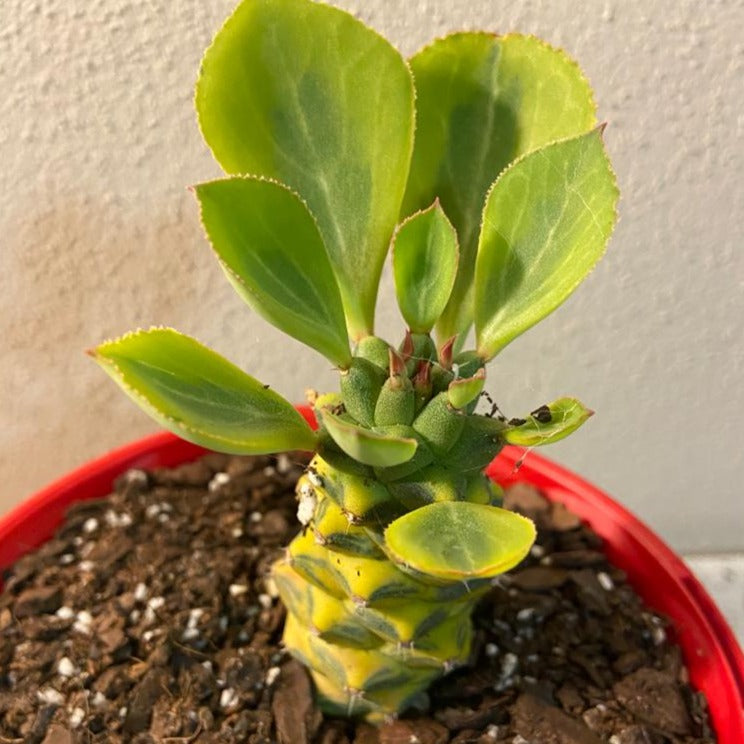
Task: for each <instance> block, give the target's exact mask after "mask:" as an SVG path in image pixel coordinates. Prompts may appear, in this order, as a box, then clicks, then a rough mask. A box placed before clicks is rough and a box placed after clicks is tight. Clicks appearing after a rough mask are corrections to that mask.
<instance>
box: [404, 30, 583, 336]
mask: <svg viewBox="0 0 744 744" xmlns="http://www.w3.org/2000/svg"><path fill="white" fill-rule="evenodd" d="M411 69H412V70H413V75H414V79H415V83H416V94H417V99H416V110H417V116H416V143H415V148H414V154H413V160H412V162H411V173H410V175H409V180H408V185H407V187H406V196H405V199H404V206H403V210H402V214H403V215H407V214H410V213H411V212H414V211H415V210H417V209H422V208H424V207H426V206H427V205H429V204H431V202H432V200H433V199H434V198H435V197H437V196H438V197H439V198H440V199H441V201H442V206H443V207H444V210H445V212H446V213H447V215H448V216H449V218H450V219H451V220H452V223H453V224H454V226H455V228H456V229H457V234H458V236H459V239H460V265H459V269H458V275H457V280H456V282H455V287H454V290H453V292H452V296H451V298H450V301H449V304H448V305H447V308H446V310H445V311H444V314H443V316H442V317H441V318H440V319H439V321H438V323H437V334H438V336H439V339H440V341H444V340H446V339H448V338H450V337H452V336H454V335H455V334H457V333H461V332H463V331H465V330H466V329H467V328H468V327H469V326H470V323H471V322H472V320H473V297H472V280H473V271H474V268H475V255H476V249H477V242H478V230H479V227H480V218H481V212H482V210H483V201H484V199H485V196H486V192H487V191H488V188H489V187H490V186H491V184H492V183H493V181H494V179H495V178H496V177H497V176H498V175H499V173H500V172H501V171H502V170H503V169H504V168H505V167H506V166H507V165H508V164H509V163H510V162H512V161H513V160H514V159H515V158H518V157H520V156H521V155H523V154H525V153H527V152H530V151H531V150H534V149H536V148H538V147H542V146H543V145H545V144H547V143H548V142H552V141H553V140H557V139H563V138H565V137H571V136H574V135H576V134H580V133H581V132H586V131H587V130H588V129H591V127H593V126H594V125H595V124H596V120H595V104H594V99H593V96H592V91H591V88H590V87H589V83H588V82H587V81H586V79H585V78H584V76H583V74H582V72H581V70H580V69H579V67H578V65H577V64H576V63H575V62H574V61H573V60H572V59H570V58H569V57H568V55H566V54H565V53H564V52H562V51H561V50H559V49H555V48H553V47H551V46H549V45H548V44H546V43H545V42H543V41H540V40H539V39H536V38H534V37H531V36H522V35H520V34H507V35H505V36H496V35H494V34H488V33H478V32H475V33H458V34H453V35H451V36H447V37H445V38H444V39H439V40H437V41H435V42H433V43H432V44H431V45H429V46H427V47H425V48H424V49H422V50H421V51H420V52H418V53H417V54H416V55H414V56H413V57H412V59H411Z"/></svg>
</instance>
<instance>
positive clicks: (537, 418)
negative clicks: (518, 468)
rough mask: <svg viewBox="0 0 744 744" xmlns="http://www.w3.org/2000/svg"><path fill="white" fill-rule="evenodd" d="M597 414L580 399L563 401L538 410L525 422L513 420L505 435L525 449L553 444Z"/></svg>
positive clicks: (560, 399) (506, 438) (559, 400)
mask: <svg viewBox="0 0 744 744" xmlns="http://www.w3.org/2000/svg"><path fill="white" fill-rule="evenodd" d="M593 413H594V411H591V410H590V409H588V408H586V407H585V406H584V404H583V403H582V402H581V401H580V400H577V399H576V398H559V399H558V400H556V401H554V402H553V403H549V404H547V405H544V406H540V407H539V408H536V409H535V410H534V411H532V413H530V414H529V416H527V417H526V418H525V419H522V420H521V422H520V421H519V420H517V421H511V422H510V426H509V427H507V428H506V429H504V431H503V433H502V436H503V437H504V440H505V441H507V442H508V443H509V444H518V445H520V446H522V447H538V446H540V445H541V444H551V443H552V442H557V441H558V440H559V439H563V438H564V437H567V436H568V435H569V434H571V432H574V431H576V429H578V428H579V427H580V426H581V425H582V424H583V423H584V422H585V421H586V420H587V419H588V418H589V417H590V416H592V414H593Z"/></svg>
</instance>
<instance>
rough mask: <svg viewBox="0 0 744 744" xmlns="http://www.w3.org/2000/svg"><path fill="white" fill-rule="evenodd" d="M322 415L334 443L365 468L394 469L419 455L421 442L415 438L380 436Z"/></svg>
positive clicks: (330, 414) (324, 413) (332, 415)
mask: <svg viewBox="0 0 744 744" xmlns="http://www.w3.org/2000/svg"><path fill="white" fill-rule="evenodd" d="M320 414H321V419H322V421H323V425H324V426H325V428H326V430H327V431H328V433H329V434H330V435H331V438H332V439H333V441H334V442H336V444H337V445H338V446H339V447H340V448H341V449H342V450H343V451H344V452H345V453H346V454H347V455H348V456H349V457H353V458H354V459H355V460H357V461H358V462H361V463H363V464H364V465H371V466H372V467H376V468H390V467H393V466H395V465H401V464H402V463H404V462H408V461H409V460H410V459H411V458H412V457H413V456H414V455H415V454H416V448H417V447H418V442H417V441H416V440H415V439H413V438H409V437H397V436H393V435H389V434H380V433H378V432H375V431H372V430H370V429H366V428H364V427H363V426H359V425H357V424H353V423H351V422H350V421H344V420H343V419H342V418H340V417H338V416H336V415H334V414H333V413H331V412H330V411H328V410H327V409H321V412H320Z"/></svg>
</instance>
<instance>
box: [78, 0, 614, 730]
mask: <svg viewBox="0 0 744 744" xmlns="http://www.w3.org/2000/svg"><path fill="white" fill-rule="evenodd" d="M196 107H197V112H198V119H199V125H200V127H201V131H202V133H203V135H204V138H205V140H206V142H207V144H208V145H209V147H210V148H211V150H212V153H213V154H214V156H215V158H216V159H217V161H218V162H219V163H220V165H221V166H222V167H223V169H224V170H225V171H226V173H227V174H228V175H227V177H226V178H223V179H221V180H216V181H211V182H208V183H203V184H200V185H198V186H196V187H195V193H196V197H197V199H198V201H199V205H200V208H201V218H202V222H203V225H204V228H205V230H206V234H207V237H208V238H209V241H210V242H211V245H212V248H213V249H214V252H215V253H216V255H217V258H218V260H219V261H220V264H221V265H222V268H223V269H224V271H225V274H226V275H227V278H228V279H229V281H230V282H231V283H232V285H233V286H234V287H235V289H236V290H237V292H238V294H239V295H240V296H241V297H242V298H243V299H244V300H245V301H246V302H247V303H248V304H249V305H250V306H251V307H252V308H253V309H254V310H255V311H257V312H258V313H259V314H260V315H262V316H263V317H265V318H266V319H268V320H269V321H270V322H271V323H273V324H274V325H275V326H277V327H278V328H279V329H281V330H282V331H283V332H285V333H287V334H288V335H290V336H292V337H294V338H295V339H298V340H299V341H301V342H304V343H305V344H307V345H308V346H310V347H312V348H313V349H315V350H316V351H318V352H320V353H321V354H322V355H324V356H325V357H326V358H327V359H329V360H330V361H331V362H332V363H333V365H334V366H335V367H337V368H338V370H339V372H340V390H339V392H337V393H329V394H324V395H317V396H315V399H314V400H313V405H314V411H315V414H316V417H317V423H318V428H317V430H314V429H313V428H311V427H310V426H309V425H308V423H307V422H306V420H305V419H304V418H303V416H301V415H300V413H298V411H297V410H296V409H295V408H294V407H293V406H292V405H290V403H289V402H287V401H286V400H284V399H283V398H282V397H281V396H279V395H278V394H277V393H275V392H274V391H272V390H270V389H269V388H268V385H264V384H262V383H261V382H259V381H257V380H256V379H254V378H253V377H250V376H249V375H248V374H246V373H245V372H243V371H242V370H240V369H239V368H237V367H235V366H234V365H232V364H230V363H229V362H228V361H226V360H225V359H223V358H222V357H220V356H219V355H217V354H216V353H214V352H213V351H210V350H209V349H207V348H206V347H204V346H202V345H201V344H199V343H198V342H197V341H195V340H193V339H191V338H189V337H187V336H184V335H181V334H179V333H177V332H176V331H174V330H171V329H166V328H154V329H151V330H148V331H137V332H134V333H131V334H128V335H125V336H123V337H122V338H119V339H117V340H113V341H109V342H106V343H103V344H102V345H100V346H99V347H97V348H96V349H95V350H93V352H92V353H93V355H94V357H95V359H96V360H97V361H98V362H99V363H100V365H101V366H102V367H103V368H104V369H105V370H106V372H108V373H109V375H111V377H112V378H113V379H114V380H115V381H116V382H117V383H118V384H119V385H120V386H121V387H122V388H123V389H124V391H125V392H126V393H127V394H128V395H129V396H130V397H132V398H133V399H134V401H135V402H136V403H137V404H139V405H140V406H141V407H142V408H144V409H145V411H147V412H148V413H149V414H150V415H151V416H153V417H154V418H155V419H156V420H157V421H158V422H160V423H161V424H162V425H163V426H165V427H166V428H168V429H170V430H172V431H174V432H175V433H177V434H179V435H180V436H182V437H183V438H185V439H188V440H191V441H193V442H197V443H199V444H202V445H205V446H207V447H210V448H212V449H215V450H219V451H223V452H229V453H276V452H281V451H284V450H309V451H312V452H313V453H314V456H313V459H312V461H311V463H310V465H309V467H308V468H307V471H306V472H305V473H304V475H303V476H302V478H301V479H300V481H299V483H298V485H297V496H298V502H299V503H298V517H299V521H300V522H301V523H302V525H303V530H302V532H301V533H300V534H299V535H298V536H297V537H296V538H295V539H294V540H293V541H292V543H291V544H290V546H289V548H288V550H287V552H286V557H284V558H283V559H282V560H280V561H279V562H278V563H277V564H276V565H275V566H274V567H273V572H274V578H275V581H276V583H277V586H278V588H279V591H280V594H281V597H282V599H283V601H284V603H285V604H286V607H287V611H288V615H287V622H286V627H285V630H284V642H285V644H286V647H287V648H288V650H289V651H290V652H291V653H292V654H294V655H295V656H296V657H298V658H299V659H301V660H302V661H303V662H304V663H305V664H306V665H307V667H308V668H309V670H310V672H311V674H312V677H313V679H314V682H315V686H316V690H317V695H318V699H319V702H320V704H321V705H322V707H323V708H324V709H325V710H326V711H328V712H331V713H336V714H349V715H361V716H365V717H367V718H368V719H369V720H380V719H382V718H384V717H386V716H391V715H395V714H396V713H397V712H399V711H401V710H403V709H405V708H407V707H409V706H411V705H414V704H416V703H417V702H418V701H420V700H421V699H422V695H425V690H426V688H427V686H428V685H429V683H430V682H431V681H432V680H433V679H435V678H436V677H437V676H439V675H441V674H443V673H445V672H447V671H448V670H450V669H452V668H454V667H456V666H458V665H462V664H464V663H466V662H467V660H468V656H469V653H470V647H471V640H472V636H473V629H472V624H471V620H470V615H471V612H472V610H473V607H474V604H475V603H476V602H477V601H478V599H479V597H481V596H482V595H483V593H484V592H486V591H487V590H488V587H489V586H490V585H491V582H492V579H493V577H495V576H496V575H498V574H499V573H501V572H503V571H506V570H508V569H509V568H511V567H513V566H514V565H516V564H517V563H518V562H519V561H520V560H521V559H522V558H523V557H524V556H525V554H526V553H527V552H528V550H529V548H530V546H531V544H532V541H533V539H534V534H535V532H534V527H533V525H532V523H531V522H529V521H528V520H526V519H524V518H522V517H520V516H517V515H515V514H513V513H511V512H509V511H506V510H504V509H502V508H500V506H499V504H500V492H499V488H498V487H497V486H496V485H494V484H493V483H491V482H490V481H489V480H488V479H487V478H486V477H485V476H484V475H483V472H482V471H483V468H484V466H486V465H487V464H488V463H489V461H490V460H491V459H492V458H493V457H494V456H495V455H496V454H497V453H498V452H499V450H500V449H501V448H502V446H503V445H504V444H505V443H514V444H519V445H525V446H534V445H540V444H547V443H549V442H553V441H556V440H557V439H560V438H562V437H564V436H566V435H567V434H569V433H570V432H572V431H573V430H575V429H576V428H577V427H579V426H580V425H581V424H582V423H583V422H584V421H585V420H586V419H587V418H588V417H589V416H590V415H591V411H589V410H588V409H586V408H585V407H584V406H583V405H582V404H581V403H580V402H579V401H578V400H575V399H573V398H562V399H560V400H557V401H556V402H554V403H552V404H550V405H543V406H540V407H539V408H537V409H536V410H534V411H533V412H532V413H530V414H528V415H525V416H524V418H523V419H512V420H506V419H505V418H504V417H503V416H502V415H500V413H499V412H498V411H486V412H485V413H478V412H477V411H476V406H477V405H478V403H479V401H480V400H481V397H482V396H483V395H485V393H484V391H483V388H484V384H485V381H486V372H485V369H486V364H487V363H488V362H489V361H491V360H492V359H493V358H494V357H495V356H496V355H497V354H498V353H499V351H501V349H503V348H504V347H505V346H506V345H507V344H508V343H509V342H510V341H512V340H513V339H514V338H516V337H517V336H518V335H520V334H521V333H523V332H524V331H526V330H527V329H528V328H530V327H531V326H533V325H534V324H535V323H536V322H537V321H539V320H540V319H541V318H543V317H544V316H546V315H547V314H548V313H550V312H552V311H553V310H554V309H556V308H557V307H558V306H559V305H560V304H561V303H562V302H563V301H564V300H565V299H566V298H567V297H568V296H569V295H570V294H571V293H572V292H573V290H574V289H575V288H576V286H577V285H578V284H579V283H580V282H581V281H582V279H583V278H584V277H585V276H586V275H587V274H588V272H589V271H590V270H591V269H592V267H593V266H594V264H595V263H596V261H597V260H598V259H599V257H600V256H601V254H602V253H603V251H604V249H605V247H606V244H607V241H608V238H609V236H610V233H611V231H612V228H613V225H614V222H615V204H616V200H617V189H616V186H615V180H614V176H613V173H612V170H611V167H610V164H609V162H608V158H607V156H606V154H605V150H604V147H603V142H602V127H598V126H597V123H596V120H595V104H594V101H593V97H592V92H591V89H590V87H589V85H588V83H587V81H586V80H585V78H584V77H583V75H582V73H581V71H580V70H579V68H578V67H577V65H576V64H575V63H574V62H573V61H572V60H570V59H569V58H568V57H567V56H566V55H565V54H564V53H563V52H561V51H559V50H557V49H554V48H552V47H550V46H548V45H547V44H545V43H543V42H541V41H539V40H538V39H535V38H533V37H530V36H522V35H518V34H509V35H506V36H496V35H493V34H488V33H458V34H454V35H451V36H447V37H446V38H443V39H439V40H437V41H435V42H433V43H432V44H431V45H429V46H427V47H426V48H424V49H423V50H422V51H420V52H418V53H417V54H415V55H414V56H413V57H412V58H411V59H410V60H408V62H406V61H405V60H404V59H403V58H402V57H401V55H400V54H399V53H398V52H397V51H396V50H395V49H394V48H393V47H392V46H391V45H390V44H389V43H388V42H387V41H386V40H385V39H383V38H382V37H381V36H379V35H378V34H376V33H375V32H374V31H372V30H370V29H369V28H367V27H366V26H365V25H364V24H362V23H361V22H360V21H358V20H357V19H355V18H354V17H353V16H351V15H349V14H347V13H345V12H343V11H341V10H338V9H336V8H333V7H330V6H326V5H322V4H318V3H315V2H310V0H244V2H243V3H242V4H241V5H239V6H238V8H237V9H236V10H235V12H234V13H233V15H232V16H231V17H230V18H229V19H228V20H227V22H226V23H225V25H224V26H223V28H222V29H221V30H220V31H219V32H218V34H217V35H216V37H215V39H214V41H213V43H212V45H211V46H210V47H209V49H208V50H207V52H206V54H205V57H204V59H203V63H202V67H201V71H200V75H199V79H198V83H197V88H196ZM396 226H397V227H396ZM390 247H391V248H392V264H393V275H394V279H395V289H396V294H397V298H398V304H399V306H400V310H401V313H402V316H403V318H404V320H405V322H406V324H407V326H408V329H409V330H408V332H407V333H406V335H405V338H404V339H403V340H402V342H401V343H400V344H399V345H398V346H392V345H390V344H389V343H388V342H387V341H385V340H383V339H382V338H381V337H379V336H376V335H374V328H373V318H374V311H375V302H376V295H377V291H378V284H379V280H380V274H381V270H382V267H383V263H384V260H385V256H386V254H387V252H388V249H389V248H390ZM472 324H474V326H475V348H474V349H473V350H463V348H464V346H465V344H466V340H467V337H468V331H469V328H470V327H471V325H472ZM432 334H434V337H435V338H437V339H438V343H435V341H434V339H433V337H432Z"/></svg>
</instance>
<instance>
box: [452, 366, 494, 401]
mask: <svg viewBox="0 0 744 744" xmlns="http://www.w3.org/2000/svg"><path fill="white" fill-rule="evenodd" d="M485 383H486V370H485V369H483V367H481V368H480V369H479V370H478V371H477V372H476V373H475V374H474V375H473V376H472V377H466V378H460V379H458V380H453V381H452V382H451V383H450V384H449V387H448V388H447V400H448V401H449V403H450V405H451V406H452V407H453V408H465V406H467V405H469V404H470V403H472V402H473V401H474V400H475V399H476V398H477V397H478V396H479V395H480V394H481V391H482V390H483V386H484V385H485Z"/></svg>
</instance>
